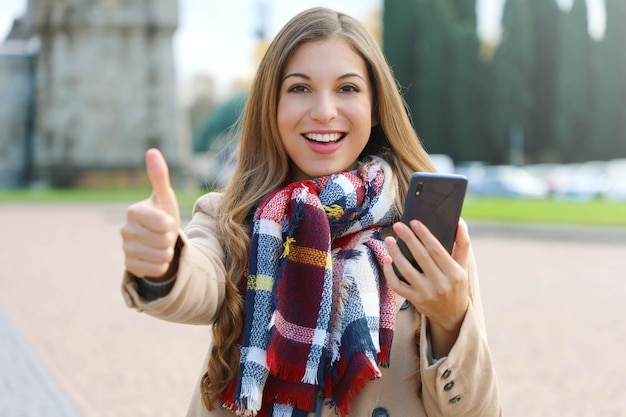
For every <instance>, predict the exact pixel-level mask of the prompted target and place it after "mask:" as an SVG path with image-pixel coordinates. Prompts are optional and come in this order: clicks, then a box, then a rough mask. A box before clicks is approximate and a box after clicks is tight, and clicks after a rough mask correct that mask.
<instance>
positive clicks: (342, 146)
mask: <svg viewBox="0 0 626 417" xmlns="http://www.w3.org/2000/svg"><path fill="white" fill-rule="evenodd" d="M316 62H324V63H325V65H323V66H320V65H314V63H316ZM285 74H286V75H285V76H284V77H283V84H282V86H281V89H280V95H279V100H278V131H279V134H280V138H281V141H282V144H283V146H284V148H285V151H286V152H287V155H288V156H289V158H290V160H291V162H292V167H291V170H292V171H291V172H292V179H293V180H297V181H300V180H304V179H307V178H317V177H321V176H324V175H329V174H331V173H333V172H340V171H347V170H351V169H354V168H356V161H357V159H358V156H359V155H360V154H361V152H362V151H363V149H364V148H365V145H366V144H367V142H368V140H369V136H370V133H371V128H372V120H373V108H372V88H371V87H370V86H371V82H370V79H369V75H368V71H367V67H366V65H365V61H364V60H363V58H361V57H360V56H359V55H358V54H357V53H356V52H355V50H354V49H353V48H352V47H351V46H350V44H349V43H347V42H346V41H345V40H343V39H341V38H339V37H337V38H331V39H328V40H322V41H317V42H311V43H308V44H305V45H303V46H302V47H300V48H299V49H298V50H297V51H296V53H295V54H294V55H293V57H292V58H291V59H290V60H289V64H288V65H287V68H286V69H285Z"/></svg>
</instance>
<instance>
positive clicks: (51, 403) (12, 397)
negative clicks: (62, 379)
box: [0, 306, 80, 417]
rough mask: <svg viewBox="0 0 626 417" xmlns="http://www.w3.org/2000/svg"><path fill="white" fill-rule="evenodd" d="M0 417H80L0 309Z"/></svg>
mask: <svg viewBox="0 0 626 417" xmlns="http://www.w3.org/2000/svg"><path fill="white" fill-rule="evenodd" d="M0 393H2V395H1V396H0V416H3V417H5V416H6V417H80V415H79V414H78V412H77V411H76V408H74V405H73V404H72V403H71V402H70V400H69V399H68V397H67V395H66V394H65V393H64V392H63V391H62V390H61V389H60V388H59V385H58V384H57V382H56V381H55V380H54V379H53V378H52V376H51V375H50V374H49V372H48V370H47V369H46V368H45V367H44V366H43V364H42V363H41V361H40V360H39V358H38V357H37V355H36V354H35V353H34V352H33V350H32V348H31V346H30V345H29V343H28V342H27V341H26V340H25V339H24V338H23V337H22V335H21V334H20V332H19V330H18V329H17V328H15V326H14V325H13V323H12V322H11V320H9V318H8V317H7V315H6V313H5V311H4V309H3V308H2V307H1V306H0Z"/></svg>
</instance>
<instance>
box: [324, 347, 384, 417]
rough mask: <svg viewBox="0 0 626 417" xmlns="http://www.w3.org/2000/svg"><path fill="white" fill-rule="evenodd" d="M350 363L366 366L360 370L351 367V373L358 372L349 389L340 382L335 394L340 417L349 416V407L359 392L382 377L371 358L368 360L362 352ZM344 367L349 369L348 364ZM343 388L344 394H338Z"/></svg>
mask: <svg viewBox="0 0 626 417" xmlns="http://www.w3.org/2000/svg"><path fill="white" fill-rule="evenodd" d="M350 362H351V364H352V363H353V362H362V363H364V364H365V365H364V366H363V367H358V368H359V369H358V370H355V369H354V367H350V368H351V371H349V373H353V372H356V373H357V375H355V376H354V378H353V379H351V380H350V383H349V385H348V386H347V387H346V386H345V385H346V384H341V382H342V381H340V383H339V386H338V387H337V388H338V389H337V390H335V392H334V393H333V394H334V397H335V399H336V406H337V411H338V412H339V416H340V417H345V416H347V415H348V412H349V405H350V403H351V402H352V400H353V399H354V397H355V396H356V395H357V394H358V393H359V392H361V390H362V389H363V388H365V386H366V385H367V384H368V383H369V382H370V381H372V380H374V379H378V378H380V376H381V374H380V370H379V369H378V368H377V367H376V365H375V364H373V363H372V361H371V360H370V358H368V357H367V355H365V353H362V352H361V353H358V354H356V355H355V356H354V357H353V358H352V360H351V361H350ZM344 366H345V367H346V368H348V367H347V365H346V364H344ZM344 382H345V381H344ZM341 388H344V392H343V393H341V392H338V391H340V390H341Z"/></svg>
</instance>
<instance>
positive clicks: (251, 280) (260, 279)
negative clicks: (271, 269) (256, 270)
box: [248, 275, 274, 291]
mask: <svg viewBox="0 0 626 417" xmlns="http://www.w3.org/2000/svg"><path fill="white" fill-rule="evenodd" d="M272 288H274V278H273V277H271V276H269V275H250V276H249V277H248V289H249V290H250V289H251V290H255V291H272Z"/></svg>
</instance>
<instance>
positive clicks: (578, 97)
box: [555, 0, 592, 162]
mask: <svg viewBox="0 0 626 417" xmlns="http://www.w3.org/2000/svg"><path fill="white" fill-rule="evenodd" d="M559 30H560V35H559V36H560V49H559V55H558V60H559V63H558V78H557V96H556V97H557V98H556V100H557V101H556V106H557V108H556V110H557V111H556V117H555V122H556V126H555V133H556V138H557V140H558V146H559V149H560V150H561V161H562V162H577V161H583V160H586V159H588V158H589V156H590V155H591V154H592V152H591V151H592V140H591V137H590V134H591V118H590V114H591V113H592V112H591V109H590V103H591V101H590V98H591V95H590V83H589V81H590V63H591V60H590V46H591V38H590V37H589V32H588V29H587V6H586V4H585V1H584V0H574V4H573V6H572V9H571V10H570V11H569V12H568V13H563V14H562V17H561V20H560V25H559Z"/></svg>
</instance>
